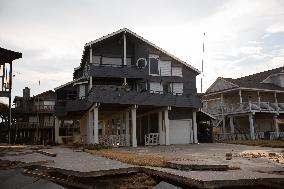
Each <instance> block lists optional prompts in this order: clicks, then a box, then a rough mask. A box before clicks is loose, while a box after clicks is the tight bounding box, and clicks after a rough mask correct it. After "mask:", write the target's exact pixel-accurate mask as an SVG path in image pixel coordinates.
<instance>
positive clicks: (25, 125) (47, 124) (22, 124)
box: [12, 122, 54, 129]
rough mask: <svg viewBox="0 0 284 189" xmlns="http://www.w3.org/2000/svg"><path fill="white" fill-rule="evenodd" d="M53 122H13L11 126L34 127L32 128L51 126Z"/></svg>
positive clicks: (20, 127)
mask: <svg viewBox="0 0 284 189" xmlns="http://www.w3.org/2000/svg"><path fill="white" fill-rule="evenodd" d="M53 127H54V124H53V123H50V122H41V123H37V122H13V123H12V128H17V129H34V128H53Z"/></svg>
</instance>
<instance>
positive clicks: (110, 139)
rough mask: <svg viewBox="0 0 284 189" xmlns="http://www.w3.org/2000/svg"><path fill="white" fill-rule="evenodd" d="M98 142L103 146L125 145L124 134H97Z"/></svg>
mask: <svg viewBox="0 0 284 189" xmlns="http://www.w3.org/2000/svg"><path fill="white" fill-rule="evenodd" d="M99 143H100V144H101V145H103V146H112V147H117V146H126V135H104V136H99Z"/></svg>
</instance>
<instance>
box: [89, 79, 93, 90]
mask: <svg viewBox="0 0 284 189" xmlns="http://www.w3.org/2000/svg"><path fill="white" fill-rule="evenodd" d="M92 87H93V77H92V76H90V81H89V91H90V90H91V89H92Z"/></svg>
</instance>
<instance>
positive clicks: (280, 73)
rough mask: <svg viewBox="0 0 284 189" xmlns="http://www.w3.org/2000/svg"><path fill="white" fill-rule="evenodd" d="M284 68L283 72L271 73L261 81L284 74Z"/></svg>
mask: <svg viewBox="0 0 284 189" xmlns="http://www.w3.org/2000/svg"><path fill="white" fill-rule="evenodd" d="M283 71H284V70H282V71H281V72H279V73H275V74H271V75H269V76H268V77H267V78H265V79H264V80H263V81H261V82H260V83H265V80H267V79H268V78H270V77H272V76H277V75H284V73H283Z"/></svg>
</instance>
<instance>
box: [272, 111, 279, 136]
mask: <svg viewBox="0 0 284 189" xmlns="http://www.w3.org/2000/svg"><path fill="white" fill-rule="evenodd" d="M273 123H274V126H275V132H276V137H277V138H278V137H279V126H278V121H277V115H273Z"/></svg>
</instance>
